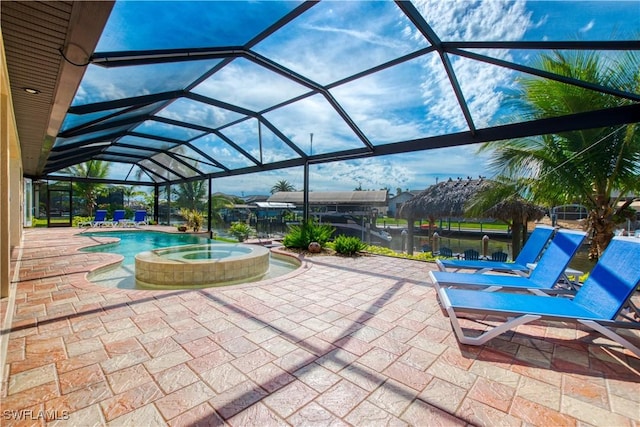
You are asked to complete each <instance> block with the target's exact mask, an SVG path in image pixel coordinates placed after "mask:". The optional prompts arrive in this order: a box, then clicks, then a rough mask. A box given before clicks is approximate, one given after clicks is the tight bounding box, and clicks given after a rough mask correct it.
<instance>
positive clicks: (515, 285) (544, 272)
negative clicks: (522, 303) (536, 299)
mask: <svg viewBox="0 0 640 427" xmlns="http://www.w3.org/2000/svg"><path fill="white" fill-rule="evenodd" d="M586 236H587V234H586V233H584V232H582V231H577V230H558V232H557V233H556V235H555V236H554V237H553V239H551V243H550V244H549V247H548V248H547V249H546V250H545V251H544V254H543V255H542V258H540V261H538V264H537V266H536V268H535V269H534V270H533V271H532V272H531V274H530V275H529V277H521V276H514V275H498V274H468V273H452V272H442V271H430V272H429V275H430V276H431V280H433V283H434V285H435V286H436V287H442V286H447V287H449V286H453V287H466V288H470V287H471V288H474V287H475V288H483V290H486V291H490V292H492V291H496V290H499V289H503V288H507V289H508V288H512V289H526V290H529V291H530V292H533V293H536V294H539V295H544V294H548V293H567V290H566V289H560V288H556V285H557V284H558V282H559V281H560V278H562V277H563V275H564V271H565V270H566V269H567V266H568V265H569V262H570V261H571V258H573V256H574V255H575V253H576V252H577V251H578V249H579V248H580V245H581V244H582V242H583V241H584V239H585V237H586ZM568 284H569V285H571V282H569V283H568Z"/></svg>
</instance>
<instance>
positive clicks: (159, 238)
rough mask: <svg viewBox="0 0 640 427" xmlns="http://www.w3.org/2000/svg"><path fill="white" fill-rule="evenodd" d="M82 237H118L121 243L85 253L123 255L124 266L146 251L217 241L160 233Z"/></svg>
mask: <svg viewBox="0 0 640 427" xmlns="http://www.w3.org/2000/svg"><path fill="white" fill-rule="evenodd" d="M82 236H96V237H117V238H118V239H120V243H112V244H107V245H99V246H91V247H89V248H84V249H82V251H85V252H109V253H112V254H118V255H122V256H123V257H124V260H123V261H122V265H131V266H133V265H135V256H136V255H137V254H138V253H140V252H144V251H151V250H153V249H158V248H166V247H169V246H183V245H194V244H198V243H215V242H216V241H215V240H211V239H208V238H206V237H199V236H194V235H191V234H171V233H162V232H159V231H103V232H91V233H82Z"/></svg>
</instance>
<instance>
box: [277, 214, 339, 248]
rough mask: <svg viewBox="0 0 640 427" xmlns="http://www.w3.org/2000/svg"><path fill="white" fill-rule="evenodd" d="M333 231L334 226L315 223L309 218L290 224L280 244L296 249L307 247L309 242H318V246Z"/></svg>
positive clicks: (325, 241)
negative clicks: (298, 223)
mask: <svg viewBox="0 0 640 427" xmlns="http://www.w3.org/2000/svg"><path fill="white" fill-rule="evenodd" d="M334 231H335V228H333V227H332V226H330V225H328V224H317V223H316V222H314V221H313V220H309V221H306V222H303V223H302V224H300V225H291V226H290V227H289V232H288V233H287V235H286V236H284V239H283V240H282V244H283V245H285V246H286V247H287V248H298V249H307V248H308V247H309V243H311V242H318V243H320V246H324V245H325V244H326V243H327V241H328V240H329V239H330V238H331V235H332V234H333V232H334Z"/></svg>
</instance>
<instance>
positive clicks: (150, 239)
mask: <svg viewBox="0 0 640 427" xmlns="http://www.w3.org/2000/svg"><path fill="white" fill-rule="evenodd" d="M82 236H96V237H116V238H118V239H120V242H118V243H109V244H103V245H98V246H91V247H88V248H84V249H82V251H85V252H109V253H114V254H118V255H122V256H123V257H124V259H123V261H122V263H121V265H120V266H119V267H117V268H110V269H104V270H98V271H96V272H94V273H91V274H90V275H89V280H90V281H91V282H93V283H95V284H97V285H100V286H104V287H108V288H120V289H149V287H148V286H145V285H143V284H141V283H139V282H137V281H136V278H135V257H136V255H137V254H139V253H141V252H145V251H152V250H155V249H159V248H166V247H174V246H186V245H194V244H214V245H215V244H220V245H223V242H219V241H216V240H212V239H208V238H206V237H200V236H194V235H190V234H177V233H176V234H173V233H163V232H158V231H147V230H137V231H134V230H129V231H103V232H88V233H82ZM299 266H300V264H299V263H298V262H297V261H296V260H293V259H290V258H289V257H284V256H278V255H275V254H272V256H271V257H270V260H269V270H268V271H267V272H266V273H265V274H264V275H263V276H260V277H256V278H254V279H253V280H250V281H256V280H265V279H270V278H273V277H278V276H282V275H283V274H287V273H289V272H291V271H293V270H295V269H297V268H298V267H299ZM193 287H203V286H195V285H194V286H193ZM163 289H169V288H168V287H163ZM173 289H184V286H180V287H175V288H173Z"/></svg>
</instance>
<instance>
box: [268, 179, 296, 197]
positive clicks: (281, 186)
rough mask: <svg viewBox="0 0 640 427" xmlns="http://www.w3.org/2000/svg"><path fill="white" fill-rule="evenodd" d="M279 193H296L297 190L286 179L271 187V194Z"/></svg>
mask: <svg viewBox="0 0 640 427" xmlns="http://www.w3.org/2000/svg"><path fill="white" fill-rule="evenodd" d="M278 191H296V188H295V187H294V186H293V185H292V184H291V183H290V182H289V181H287V180H286V179H281V180H280V181H278V182H276V183H275V184H274V186H273V187H271V194H274V193H277V192H278Z"/></svg>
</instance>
